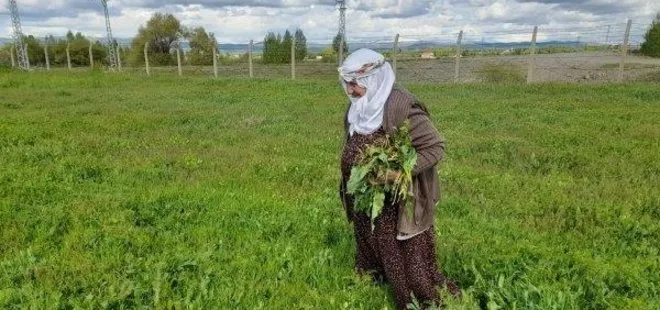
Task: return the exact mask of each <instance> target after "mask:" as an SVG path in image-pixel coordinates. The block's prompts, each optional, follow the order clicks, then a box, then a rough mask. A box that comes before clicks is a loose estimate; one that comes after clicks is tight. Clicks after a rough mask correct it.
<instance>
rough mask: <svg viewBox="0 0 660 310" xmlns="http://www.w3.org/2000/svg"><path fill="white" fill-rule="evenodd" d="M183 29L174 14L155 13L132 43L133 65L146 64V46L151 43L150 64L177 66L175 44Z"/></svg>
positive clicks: (140, 29) (139, 30)
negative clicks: (174, 55)
mask: <svg viewBox="0 0 660 310" xmlns="http://www.w3.org/2000/svg"><path fill="white" fill-rule="evenodd" d="M182 30H183V29H182V28H181V23H180V22H179V20H178V19H176V17H174V15H172V14H162V13H155V14H154V15H153V16H152V17H151V19H149V21H147V24H146V26H140V28H139V29H138V34H137V36H136V37H135V38H134V39H133V41H132V42H131V50H132V53H131V55H130V60H131V62H132V63H133V64H142V63H144V54H143V53H142V52H143V51H144V46H145V44H147V43H149V48H148V53H149V63H150V64H154V65H171V64H176V57H173V52H174V51H176V50H175V49H174V48H175V46H174V43H175V42H177V41H178V39H179V36H180V35H181V33H182V32H183V31H182Z"/></svg>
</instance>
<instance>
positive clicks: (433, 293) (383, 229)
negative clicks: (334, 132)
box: [341, 130, 459, 309]
mask: <svg viewBox="0 0 660 310" xmlns="http://www.w3.org/2000/svg"><path fill="white" fill-rule="evenodd" d="M383 135H384V132H383V130H379V131H377V132H376V133H373V134H370V135H360V134H357V133H355V134H354V135H353V136H351V137H350V138H349V139H348V141H347V143H346V145H345V147H344V151H343V152H342V165H341V166H342V167H341V169H342V175H343V177H344V178H345V180H348V178H349V177H350V173H351V168H352V167H353V166H354V165H355V164H357V161H358V158H359V154H360V152H361V151H363V150H364V149H365V147H366V145H368V144H369V143H371V142H372V141H374V140H375V139H377V138H379V137H382V136H383ZM347 198H348V199H347V201H346V203H347V204H349V206H347V207H348V209H349V210H352V209H353V208H352V204H353V198H352V197H350V196H348V197H347ZM398 208H399V205H398V204H392V203H391V202H390V199H386V203H385V207H384V208H383V212H382V213H381V215H380V216H379V217H378V218H377V219H376V222H375V229H374V230H373V231H372V230H371V221H370V218H369V216H368V215H367V214H365V213H363V212H349V215H348V216H350V217H351V219H352V222H353V228H354V233H355V239H356V244H357V251H356V257H355V268H356V270H357V271H358V272H359V273H363V274H371V275H373V276H374V278H375V279H382V280H385V281H387V282H389V283H390V285H391V286H392V288H393V291H394V292H393V293H394V298H395V302H396V306H397V309H406V307H407V305H408V304H409V303H411V302H412V300H411V297H410V296H411V293H412V294H414V296H415V297H416V298H417V300H419V301H420V302H427V303H439V302H440V296H439V294H438V291H437V287H438V286H440V285H447V287H448V288H449V289H450V291H452V293H454V294H455V295H458V294H459V290H458V287H456V285H454V284H453V282H451V281H448V280H447V279H446V278H445V277H444V276H443V275H442V274H441V273H440V272H438V266H437V264H436V259H435V230H434V229H433V227H431V228H430V229H428V230H426V231H425V232H423V233H422V234H419V235H417V236H415V237H413V238H411V239H408V240H397V239H396V237H397V227H396V225H397V216H398Z"/></svg>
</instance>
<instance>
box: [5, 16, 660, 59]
mask: <svg viewBox="0 0 660 310" xmlns="http://www.w3.org/2000/svg"><path fill="white" fill-rule="evenodd" d="M294 38H295V47H294V50H295V58H296V60H298V61H300V60H303V59H305V58H306V57H307V56H309V53H308V51H307V38H306V37H305V34H304V33H303V31H302V30H301V29H296V31H295V32H294V33H293V34H291V32H289V31H288V30H287V31H286V32H285V33H284V35H281V34H276V33H274V32H270V33H268V34H266V36H265V38H264V42H263V54H262V61H263V63H267V64H271V63H289V62H290V61H291V46H292V44H293V42H294ZM644 38H645V40H644V42H643V43H642V45H641V48H640V53H641V54H643V55H648V56H652V57H660V13H659V14H658V15H657V16H656V18H655V20H654V21H653V22H652V23H651V25H650V27H649V29H648V31H647V32H646V35H645V36H644ZM180 39H185V40H187V41H188V44H189V47H190V49H189V50H188V51H187V52H186V54H185V55H184V60H185V62H186V63H187V64H190V65H211V64H212V63H213V57H212V55H213V50H214V49H217V48H218V41H217V40H216V38H215V36H214V35H213V34H212V33H208V32H207V31H206V30H205V29H204V28H203V27H196V28H188V27H185V26H183V25H182V24H181V22H180V21H179V20H178V19H177V18H176V17H174V15H172V14H163V13H155V14H154V15H153V16H152V17H151V18H150V19H149V20H148V21H147V23H146V24H145V25H142V26H140V28H139V29H138V34H137V35H136V36H135V38H133V40H132V41H131V44H130V46H122V47H119V50H120V53H121V55H122V60H123V61H124V62H128V63H129V64H131V65H142V64H144V47H145V45H147V52H148V54H149V62H150V63H151V64H153V65H176V63H177V60H176V49H177V48H180V47H178V46H177V43H178V42H179V41H180ZM340 39H341V38H340V37H339V35H337V36H336V37H335V38H334V40H333V42H332V48H328V49H326V50H324V51H322V52H321V56H322V58H323V60H324V61H330V62H333V61H336V57H337V54H338V51H339V49H340V46H339V45H340V42H341V40H340ZM24 42H25V44H26V46H27V52H28V56H29V58H30V63H31V64H32V65H36V66H44V65H45V63H46V57H45V54H44V45H48V50H49V60H50V63H51V64H52V65H55V66H57V65H66V63H67V58H66V48H67V46H69V50H70V55H71V63H72V65H75V66H84V65H89V63H90V62H89V46H90V44H91V45H92V55H93V58H94V61H95V62H96V63H99V64H102V65H106V64H107V53H108V50H107V46H106V45H105V44H106V42H102V41H100V40H92V39H90V38H89V37H86V36H84V35H83V34H81V33H80V32H78V33H76V34H74V33H72V32H71V31H69V32H68V33H67V34H66V37H65V38H61V39H55V38H54V37H53V36H49V37H47V38H45V40H39V39H37V38H35V37H34V36H31V35H28V36H24ZM10 47H11V44H6V45H4V46H2V47H0V66H1V65H3V64H4V65H8V64H9V62H10V60H9V59H10V55H9V50H10ZM117 47H118V45H117V42H116V41H115V42H113V48H117ZM342 49H343V53H344V55H346V54H348V45H347V44H346V42H344V46H343V47H342ZM218 55H219V57H218V59H219V60H221V61H222V60H223V59H225V60H227V59H229V56H228V55H222V54H220V53H218ZM243 57H246V55H243Z"/></svg>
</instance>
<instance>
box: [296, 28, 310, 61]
mask: <svg viewBox="0 0 660 310" xmlns="http://www.w3.org/2000/svg"><path fill="white" fill-rule="evenodd" d="M294 37H295V38H296V60H303V59H305V57H307V38H305V34H304V33H303V31H302V30H300V29H296V34H295V35H294Z"/></svg>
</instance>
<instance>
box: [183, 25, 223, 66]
mask: <svg viewBox="0 0 660 310" xmlns="http://www.w3.org/2000/svg"><path fill="white" fill-rule="evenodd" d="M186 38H187V39H188V42H189V44H190V51H189V52H188V54H187V58H188V63H190V64H191V65H196V66H207V65H211V64H213V50H214V49H217V46H218V41H216V39H215V36H214V35H213V34H208V33H206V30H205V29H204V27H198V28H195V29H192V30H190V31H186Z"/></svg>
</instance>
